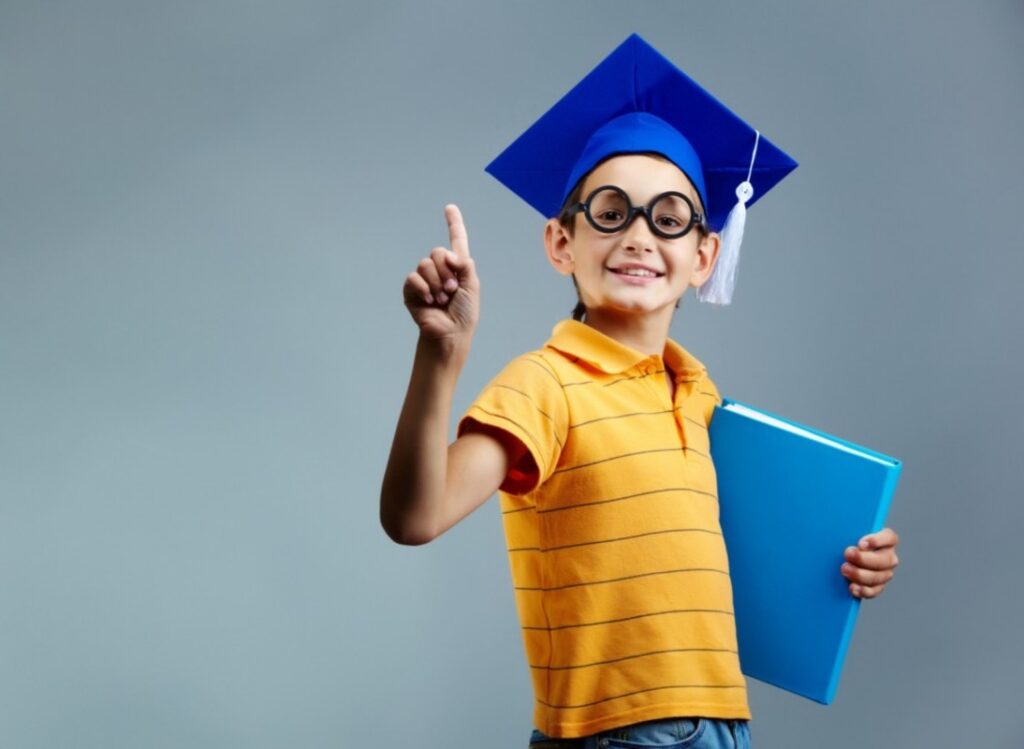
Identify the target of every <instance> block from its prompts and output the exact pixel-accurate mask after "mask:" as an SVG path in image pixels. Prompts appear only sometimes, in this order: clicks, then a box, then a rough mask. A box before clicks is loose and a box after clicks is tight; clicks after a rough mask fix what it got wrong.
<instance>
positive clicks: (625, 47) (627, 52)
mask: <svg viewBox="0 0 1024 749" xmlns="http://www.w3.org/2000/svg"><path fill="white" fill-rule="evenodd" d="M644 152H654V153H658V154H661V155H662V156H664V157H665V158H667V159H669V160H670V161H671V162H673V163H674V164H675V165H676V166H677V167H679V169H681V170H682V171H683V173H685V174H686V176H687V177H689V178H690V181H691V182H692V183H693V185H694V187H695V188H696V189H697V192H698V194H699V195H700V198H701V201H702V202H703V204H704V212H705V214H706V215H707V217H708V223H709V225H710V227H711V228H712V229H713V230H715V231H720V232H721V233H722V248H721V250H720V253H719V259H718V262H717V264H716V266H715V271H714V273H713V274H712V277H711V278H710V279H709V280H708V281H707V282H706V283H705V284H704V285H703V286H702V287H701V288H700V289H698V291H697V296H698V298H699V299H701V301H710V302H716V303H719V304H728V303H729V301H730V299H731V297H732V288H733V286H734V284H735V273H736V264H737V263H738V260H739V246H740V242H741V240H742V236H743V228H744V224H745V220H746V207H747V206H748V205H752V204H754V203H755V202H757V200H758V199H759V198H760V197H761V196H763V195H764V194H765V193H766V192H768V191H769V190H770V189H771V188H772V187H774V186H775V185H776V184H777V183H778V182H779V180H781V179H782V178H783V177H785V176H786V175H787V174H789V173H790V172H791V171H793V170H794V169H795V168H796V166H797V163H796V162H795V161H794V160H793V159H792V158H791V157H790V156H788V155H787V154H785V153H784V152H783V151H781V150H779V149H778V148H777V147H776V146H774V145H773V144H772V143H771V142H769V141H768V139H767V138H765V137H763V136H762V135H761V134H760V132H759V131H757V130H755V129H754V128H752V127H751V126H750V125H748V124H747V123H746V122H744V121H743V120H741V119H740V118H739V117H737V116H736V115H735V114H734V113H733V112H732V111H730V110H729V109H728V108H727V107H726V106H725V105H724V104H722V103H721V102H719V101H718V100H717V99H715V97H713V96H712V95H711V94H709V93H708V92H707V91H705V90H704V89H703V88H702V87H701V86H700V85H698V84H697V83H696V82H695V81H693V80H692V79H691V78H690V77H689V76H687V75H686V74H685V73H684V72H683V71H681V70H680V69H679V68H677V67H676V66H675V65H673V64H672V63H671V62H670V61H669V60H667V59H666V58H665V57H664V56H662V55H661V53H659V52H658V51H657V50H656V49H654V47H652V46H651V45H650V44H648V43H647V42H646V41H644V40H643V39H642V38H641V37H640V36H639V35H637V34H632V35H630V36H629V37H628V38H627V39H626V40H625V41H624V42H623V43H622V44H620V45H619V46H618V47H617V48H616V49H615V50H614V51H612V53H611V54H610V55H608V57H606V58H605V59H604V60H603V61H601V63H599V64H598V66H597V67H596V68H594V69H593V70H592V71H591V72H590V73H588V74H587V75H586V77H584V78H583V80H581V81H580V82H579V83H577V84H576V86H574V87H573V89H572V90H571V91H569V93H567V94H566V95H565V96H563V97H562V98H561V99H559V101H558V102H557V103H556V104H555V105H554V106H553V107H551V109H549V110H548V111H547V112H545V113H544V114H543V115H542V116H541V117H540V119H538V120H537V121H536V122H535V123H534V124H533V125H531V126H530V127H529V128H528V129H527V130H526V132H524V133H523V134H522V135H520V136H519V137H518V138H517V139H516V140H515V141H514V142H513V143H512V144H511V145H510V146H509V147H508V148H506V149H505V150H504V151H503V152H502V153H501V154H500V155H499V156H498V157H497V158H496V159H494V161H492V162H491V163H490V164H488V166H487V168H486V171H487V172H488V173H490V174H491V175H493V176H494V177H496V178H497V179H498V180H499V181H500V182H501V183H502V184H504V185H505V186H506V187H508V188H509V189H510V190H512V192H514V193H515V194H516V195H518V196H519V197H521V198H522V199H523V200H525V201H526V202H527V203H529V204H530V205H532V206H533V207H534V208H536V209H537V210H538V211H540V213H541V214H542V215H543V216H544V217H545V218H553V217H555V216H557V215H558V214H559V212H560V210H561V208H562V205H563V203H564V202H565V199H566V197H568V195H569V193H570V192H572V189H573V188H574V187H575V186H576V183H577V182H578V181H579V179H580V178H582V177H583V176H584V175H586V174H587V173H588V172H589V171H590V170H591V169H593V168H594V167H595V166H597V165H598V164H599V163H600V162H601V161H603V160H604V159H606V158H608V157H609V156H612V155H615V154H622V153H644Z"/></svg>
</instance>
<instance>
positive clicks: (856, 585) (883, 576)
mask: <svg viewBox="0 0 1024 749" xmlns="http://www.w3.org/2000/svg"><path fill="white" fill-rule="evenodd" d="M899 541H900V537H899V536H898V535H897V534H896V531H894V530H893V529H892V528H883V529H882V530H880V531H878V533H869V534H868V535H866V536H864V537H863V538H861V539H860V541H858V542H857V545H856V546H847V547H846V549H845V550H844V552H843V557H844V558H845V559H846V562H845V563H844V564H843V566H842V568H841V569H840V571H841V572H842V574H843V577H846V578H847V579H849V580H850V593H852V594H853V595H855V596H856V597H858V598H874V597H875V596H877V595H879V594H880V593H881V592H882V591H883V590H884V589H885V586H886V583H888V582H889V581H890V580H892V578H893V575H895V574H896V573H895V572H894V571H893V570H895V569H896V566H897V565H898V564H899V563H900V559H899V557H898V556H896V544H898V543H899Z"/></svg>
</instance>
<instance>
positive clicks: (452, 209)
mask: <svg viewBox="0 0 1024 749" xmlns="http://www.w3.org/2000/svg"><path fill="white" fill-rule="evenodd" d="M444 217H445V218H446V219H447V220H448V240H449V242H450V244H451V246H452V252H454V253H455V254H456V256H457V257H460V258H465V257H469V237H467V236H466V224H465V223H464V222H463V220H462V212H461V211H460V210H459V207H458V206H457V205H455V204H454V203H449V204H448V205H446V206H445V207H444Z"/></svg>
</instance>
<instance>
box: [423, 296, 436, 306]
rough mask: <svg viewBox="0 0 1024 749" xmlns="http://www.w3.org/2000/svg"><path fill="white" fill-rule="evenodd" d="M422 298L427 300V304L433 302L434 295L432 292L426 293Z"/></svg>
mask: <svg viewBox="0 0 1024 749" xmlns="http://www.w3.org/2000/svg"><path fill="white" fill-rule="evenodd" d="M424 299H426V300H427V304H433V303H434V295H433V294H427V295H426V296H425V297H424Z"/></svg>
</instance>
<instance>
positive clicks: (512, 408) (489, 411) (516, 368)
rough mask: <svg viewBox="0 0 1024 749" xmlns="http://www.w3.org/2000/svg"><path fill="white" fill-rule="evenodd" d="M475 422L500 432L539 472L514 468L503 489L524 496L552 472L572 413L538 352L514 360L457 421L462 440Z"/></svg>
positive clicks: (555, 379) (555, 375)
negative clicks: (524, 452)
mask: <svg viewBox="0 0 1024 749" xmlns="http://www.w3.org/2000/svg"><path fill="white" fill-rule="evenodd" d="M472 421H477V422H479V423H481V424H486V425H487V426H490V427H493V428H496V429H500V430H502V431H504V432H506V433H508V434H510V435H512V436H513V437H515V438H516V439H517V440H519V442H521V443H522V444H523V446H524V447H525V448H526V449H527V450H528V451H529V453H530V456H531V457H532V458H533V463H534V465H535V466H536V467H537V471H536V472H534V473H533V474H532V475H531V474H528V473H524V472H523V471H522V470H521V469H520V467H519V466H510V467H509V473H508V475H507V476H506V477H505V481H504V482H503V483H502V485H501V487H500V488H501V490H502V491H504V492H507V493H509V494H526V493H528V492H530V491H532V490H533V489H534V488H536V487H537V486H539V485H540V484H542V483H543V482H544V481H546V480H547V479H548V477H549V476H551V474H552V473H553V472H554V470H555V466H556V465H557V464H558V458H559V456H560V455H561V453H562V446H563V445H564V444H565V438H566V434H567V433H568V426H569V414H568V407H567V405H566V400H565V392H564V390H563V389H562V383H561V382H560V381H559V379H558V374H557V372H556V371H555V370H554V368H553V367H552V366H551V364H550V362H548V360H547V359H546V358H545V357H543V356H541V355H540V354H539V353H537V352H532V353H529V354H523V355H522V356H520V357H518V358H516V359H513V360H512V361H511V362H509V364H508V365H507V366H506V367H505V368H504V369H503V370H501V372H499V373H498V375H497V376H496V377H495V378H494V379H492V380H491V381H490V382H489V383H487V385H486V386H485V387H484V389H483V390H482V391H481V392H480V394H479V395H477V397H476V399H475V400H474V401H473V403H472V404H471V405H470V406H469V408H467V409H466V411H465V413H464V414H463V415H462V417H461V418H460V419H459V423H458V426H457V427H456V435H457V436H458V437H461V436H462V435H463V433H464V432H465V431H466V429H467V427H469V426H471V422H472Z"/></svg>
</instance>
